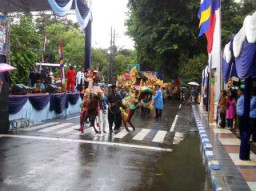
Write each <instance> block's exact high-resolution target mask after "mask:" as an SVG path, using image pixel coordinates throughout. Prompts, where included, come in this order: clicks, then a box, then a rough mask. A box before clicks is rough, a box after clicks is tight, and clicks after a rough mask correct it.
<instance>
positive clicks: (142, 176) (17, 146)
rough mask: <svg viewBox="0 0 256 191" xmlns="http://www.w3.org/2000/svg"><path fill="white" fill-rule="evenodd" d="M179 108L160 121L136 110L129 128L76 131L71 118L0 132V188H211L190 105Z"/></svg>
mask: <svg viewBox="0 0 256 191" xmlns="http://www.w3.org/2000/svg"><path fill="white" fill-rule="evenodd" d="M179 106H180V104H179V103H178V102H175V101H168V103H167V104H166V106H165V109H164V111H163V116H162V119H161V120H160V119H158V120H156V119H154V118H153V113H151V115H150V116H146V117H141V116H140V113H139V112H137V113H136V115H135V116H134V119H133V121H134V124H135V126H136V130H135V131H133V132H130V133H126V132H125V131H123V132H121V133H120V134H117V135H114V134H109V133H106V134H103V135H95V133H94V132H93V131H89V130H88V131H87V133H86V134H85V135H79V132H78V131H77V130H75V129H77V128H78V126H79V125H78V123H79V118H78V117H77V116H71V117H70V118H68V119H58V120H52V121H48V122H46V123H43V124H39V125H36V126H34V127H32V128H30V129H24V130H19V131H18V132H12V133H10V134H9V135H2V136H1V137H0V153H1V155H0V169H1V171H0V190H1V191H5V190H7V191H16V190H17V191H23V190H24V191H30V190H31V191H32V190H40V191H41V190H43V191H44V190H45V191H67V190H68V191H73V190H74V191H80V190H81V191H84V190H85V191H94V190H95V191H96V190H102V191H122V190H124V191H126V190H132V191H140V190H142V191H144V190H159V191H162V190H163V191H168V190H174V191H176V190H177V191H179V190H181V191H182V190H191V191H192V190H193V191H194V190H196V191H200V190H211V188H210V183H209V180H208V176H207V172H206V168H205V165H204V163H203V159H202V153H201V151H200V140H199V136H198V133H197V132H195V131H194V130H195V122H194V120H193V115H192V110H191V107H187V106H181V107H180V108H179ZM176 115H178V116H176ZM175 118H176V120H175ZM175 121H176V123H175ZM174 124H175V125H174ZM170 130H171V131H172V132H170ZM138 134H140V135H138ZM157 134H158V135H160V137H159V136H158V138H156V135H157ZM161 135H162V138H161ZM135 137H136V138H135Z"/></svg>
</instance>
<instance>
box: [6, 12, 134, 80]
mask: <svg viewBox="0 0 256 191" xmlns="http://www.w3.org/2000/svg"><path fill="white" fill-rule="evenodd" d="M9 23H10V24H9V26H10V27H9V30H10V37H9V39H10V42H9V44H10V47H9V50H10V51H9V55H8V57H10V61H11V64H12V65H13V66H15V67H16V68H17V70H15V71H14V72H11V73H10V77H11V81H12V83H23V84H26V83H27V80H28V77H29V72H30V69H31V68H32V66H34V65H35V63H36V62H42V54H43V55H44V62H47V63H59V43H60V41H61V42H62V44H63V58H64V62H65V64H66V66H69V65H73V66H75V68H79V67H83V66H84V54H85V52H84V47H85V34H84V32H83V31H82V30H80V28H79V27H78V25H77V24H74V23H73V22H71V21H69V20H67V19H65V18H61V17H56V16H53V15H47V14H45V13H44V12H42V13H41V14H39V15H37V16H36V17H35V16H31V15H30V16H26V15H22V14H18V15H15V19H12V20H10V22H9ZM45 37H46V43H45V50H43V41H44V40H43V39H45ZM135 55H136V53H134V51H131V50H126V49H118V48H117V47H115V54H114V62H115V71H116V72H117V73H118V74H120V73H122V72H125V71H126V70H127V65H128V64H132V63H136V56H135ZM92 67H93V68H94V69H97V70H99V71H100V72H101V73H102V74H103V75H104V77H105V79H107V76H108V75H107V73H108V67H109V55H108V50H104V49H97V48H92ZM59 73H60V71H59V70H56V71H55V75H56V76H58V75H59ZM115 75H116V74H115Z"/></svg>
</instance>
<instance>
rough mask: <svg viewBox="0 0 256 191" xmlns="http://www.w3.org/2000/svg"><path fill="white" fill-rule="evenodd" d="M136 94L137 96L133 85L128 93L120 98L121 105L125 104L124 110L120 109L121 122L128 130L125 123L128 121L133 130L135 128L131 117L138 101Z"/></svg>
mask: <svg viewBox="0 0 256 191" xmlns="http://www.w3.org/2000/svg"><path fill="white" fill-rule="evenodd" d="M137 96H139V95H138V92H137V91H136V88H134V87H133V88H132V89H131V91H130V94H129V95H128V96H127V97H125V98H124V99H123V100H122V101H123V105H125V106H126V109H125V110H124V109H122V108H121V111H122V116H123V123H124V126H125V129H126V130H127V131H130V130H129V129H128V127H127V123H129V124H130V125H131V126H132V128H133V130H135V126H134V125H133V124H132V122H131V119H132V117H133V115H134V113H135V110H136V107H137V104H138V102H139V101H138V98H137Z"/></svg>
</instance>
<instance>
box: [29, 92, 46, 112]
mask: <svg viewBox="0 0 256 191" xmlns="http://www.w3.org/2000/svg"><path fill="white" fill-rule="evenodd" d="M50 97H51V96H50V95H41V96H40V95H36V96H29V101H30V103H31V105H32V106H33V107H34V108H35V109H36V110H42V109H44V108H45V107H46V106H47V104H48V102H49V101H50Z"/></svg>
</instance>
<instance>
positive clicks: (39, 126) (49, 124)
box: [19, 122, 60, 131]
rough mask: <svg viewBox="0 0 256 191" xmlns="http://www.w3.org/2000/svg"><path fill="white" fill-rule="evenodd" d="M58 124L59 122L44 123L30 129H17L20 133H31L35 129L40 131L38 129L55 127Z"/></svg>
mask: <svg viewBox="0 0 256 191" xmlns="http://www.w3.org/2000/svg"><path fill="white" fill-rule="evenodd" d="M59 123H60V122H50V123H44V124H42V125H37V126H34V127H31V128H23V129H19V130H21V131H32V130H35V129H40V128H44V127H49V126H52V125H57V124H59Z"/></svg>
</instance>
